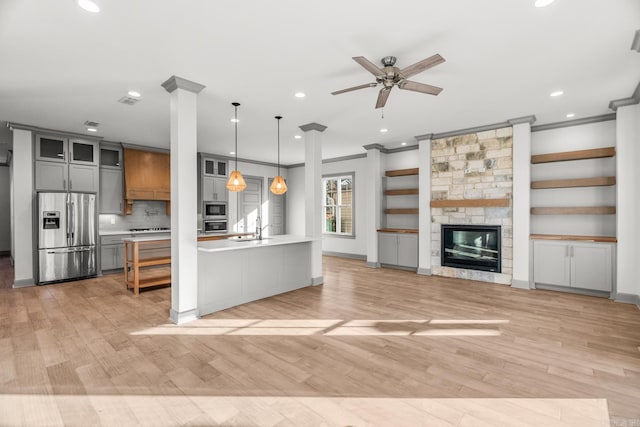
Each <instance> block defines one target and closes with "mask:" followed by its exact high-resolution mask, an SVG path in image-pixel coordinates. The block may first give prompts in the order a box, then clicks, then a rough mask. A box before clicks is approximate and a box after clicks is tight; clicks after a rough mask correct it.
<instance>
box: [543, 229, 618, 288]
mask: <svg viewBox="0 0 640 427" xmlns="http://www.w3.org/2000/svg"><path fill="white" fill-rule="evenodd" d="M613 253H614V245H613V244H611V243H599V242H581V241H546V240H534V242H533V281H534V282H535V284H536V285H538V284H540V285H554V286H566V287H570V288H576V289H586V290H593V291H603V292H611V290H612V283H613Z"/></svg>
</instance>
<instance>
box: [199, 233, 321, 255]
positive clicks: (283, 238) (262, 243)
mask: <svg viewBox="0 0 640 427" xmlns="http://www.w3.org/2000/svg"><path fill="white" fill-rule="evenodd" d="M313 240H314V239H313V238H311V237H305V236H294V235H290V234H283V235H279V236H273V237H265V238H264V239H262V240H253V239H244V240H243V239H225V240H213V241H208V242H198V251H200V252H209V253H211V252H223V251H232V250H238V249H252V248H264V247H268V246H278V245H290V244H293V243H306V242H311V241H313Z"/></svg>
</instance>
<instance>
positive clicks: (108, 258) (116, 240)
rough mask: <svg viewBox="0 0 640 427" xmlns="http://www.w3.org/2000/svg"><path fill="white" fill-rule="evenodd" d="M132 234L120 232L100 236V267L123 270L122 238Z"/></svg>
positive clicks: (102, 268)
mask: <svg viewBox="0 0 640 427" xmlns="http://www.w3.org/2000/svg"><path fill="white" fill-rule="evenodd" d="M130 237H131V234H118V235H111V236H101V237H100V269H101V270H102V271H103V272H104V271H109V270H122V268H123V265H124V254H123V247H124V244H123V242H122V239H126V238H130Z"/></svg>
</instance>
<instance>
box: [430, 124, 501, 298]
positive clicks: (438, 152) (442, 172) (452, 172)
mask: <svg viewBox="0 0 640 427" xmlns="http://www.w3.org/2000/svg"><path fill="white" fill-rule="evenodd" d="M512 147H513V131H512V128H511V127H504V128H500V129H495V130H490V131H483V132H476V133H471V134H466V135H459V136H454V137H450V138H442V139H434V140H433V141H431V199H432V200H434V201H435V200H438V201H439V200H456V201H461V202H460V204H462V205H464V204H465V202H462V201H463V200H473V201H477V200H479V199H508V202H505V204H506V205H507V206H500V207H431V272H432V274H434V275H437V276H445V277H456V278H461V279H470V280H479V281H484V282H490V283H499V284H507V285H510V284H511V281H512V273H513V238H512V236H513V209H512V206H513V154H512ZM469 204H472V203H469ZM442 224H476V225H480V224H486V225H500V226H501V227H502V239H501V246H502V248H501V249H502V251H501V252H502V256H501V264H502V272H501V273H494V272H488V271H477V270H467V269H461V268H452V267H445V266H442V265H441V236H440V232H441V231H440V230H441V225H442Z"/></svg>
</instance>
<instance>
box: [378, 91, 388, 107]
mask: <svg viewBox="0 0 640 427" xmlns="http://www.w3.org/2000/svg"><path fill="white" fill-rule="evenodd" d="M390 93H391V88H390V87H383V88H382V89H380V93H379V94H378V101H376V108H382V107H384V104H386V103H387V98H389V94H390Z"/></svg>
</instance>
